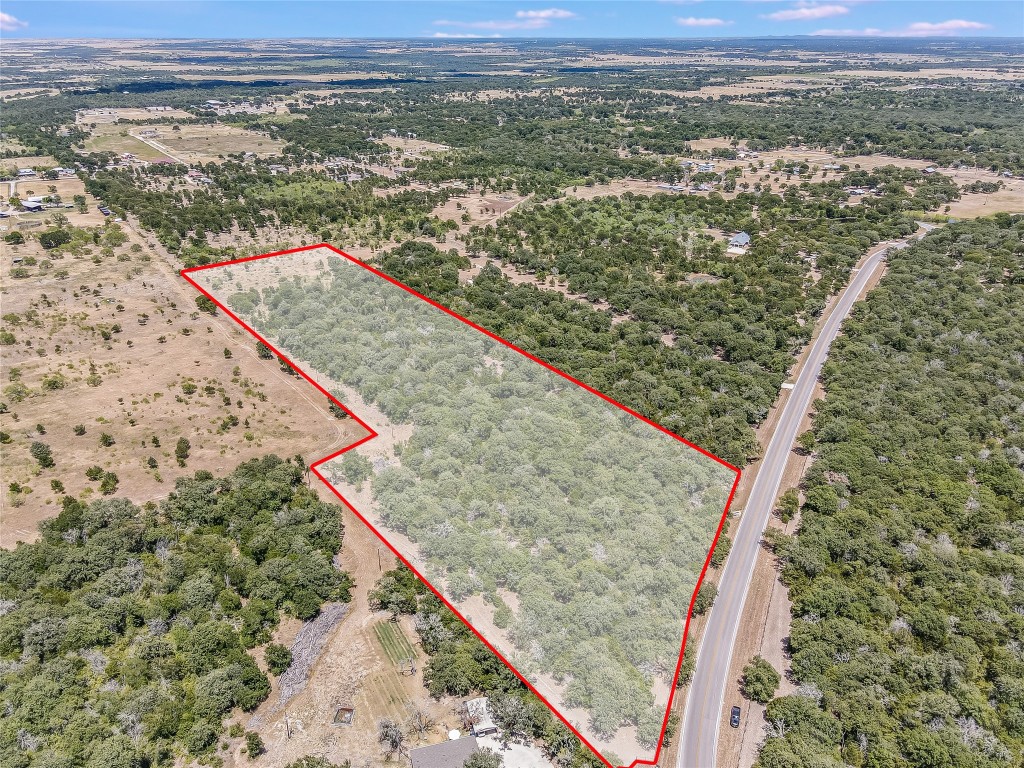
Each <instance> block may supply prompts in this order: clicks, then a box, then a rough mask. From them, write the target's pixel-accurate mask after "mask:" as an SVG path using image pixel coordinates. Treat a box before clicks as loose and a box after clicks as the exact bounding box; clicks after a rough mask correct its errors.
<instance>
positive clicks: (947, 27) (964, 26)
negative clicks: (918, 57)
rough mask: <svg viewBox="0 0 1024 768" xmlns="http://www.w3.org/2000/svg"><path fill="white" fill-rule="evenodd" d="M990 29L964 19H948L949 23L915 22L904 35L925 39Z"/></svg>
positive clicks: (987, 26)
mask: <svg viewBox="0 0 1024 768" xmlns="http://www.w3.org/2000/svg"><path fill="white" fill-rule="evenodd" d="M991 28H992V25H991V24H982V23H981V22H980V21H965V20H964V19H950V20H949V21H940V22H938V23H937V24H932V23H931V22H927V21H916V22H914V23H913V24H911V25H910V26H909V27H907V29H906V32H905V34H908V35H920V36H924V37H927V36H928V35H949V34H954V35H955V34H956V33H957V32H967V31H970V30H979V29H991Z"/></svg>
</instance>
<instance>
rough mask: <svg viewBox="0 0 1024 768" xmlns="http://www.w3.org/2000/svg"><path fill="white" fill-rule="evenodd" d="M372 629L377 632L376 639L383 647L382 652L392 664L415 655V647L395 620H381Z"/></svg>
mask: <svg viewBox="0 0 1024 768" xmlns="http://www.w3.org/2000/svg"><path fill="white" fill-rule="evenodd" d="M373 631H374V632H375V633H376V634H377V640H378V641H379V642H380V645H381V647H382V648H383V649H384V653H386V654H387V655H388V658H389V659H391V663H392V664H398V663H399V662H400V661H403V660H405V659H408V658H410V657H413V658H414V657H415V656H416V649H415V648H414V647H413V645H412V643H410V642H409V638H408V637H406V636H405V632H403V631H402V627H401V626H400V625H399V624H398V623H397V622H392V621H385V622H382V623H380V624H378V625H377V626H375V627H374V628H373Z"/></svg>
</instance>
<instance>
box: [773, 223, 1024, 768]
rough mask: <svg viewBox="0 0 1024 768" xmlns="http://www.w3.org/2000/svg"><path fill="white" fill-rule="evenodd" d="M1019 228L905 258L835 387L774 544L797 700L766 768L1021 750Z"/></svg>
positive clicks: (1013, 755)
mask: <svg viewBox="0 0 1024 768" xmlns="http://www.w3.org/2000/svg"><path fill="white" fill-rule="evenodd" d="M1022 307H1024V220H1022V219H1021V217H1010V216H997V217H995V218H994V219H987V220H979V221H976V222H962V223H959V224H955V225H950V226H947V227H945V228H944V229H942V230H940V231H936V232H933V233H931V234H930V235H928V237H926V238H924V239H923V240H922V241H921V242H920V243H918V244H916V245H914V246H912V247H911V248H908V249H906V250H904V251H900V252H899V253H898V254H895V255H894V256H893V257H892V258H891V259H890V262H889V272H888V274H887V275H886V276H885V277H884V278H883V280H882V281H881V283H880V285H879V286H878V288H877V289H875V290H874V291H872V292H871V294H869V296H868V297H867V299H866V301H865V302H864V303H863V304H861V305H860V306H859V307H858V309H857V310H855V312H854V316H853V318H852V319H851V320H849V321H848V322H847V324H846V326H845V331H844V334H843V336H842V337H840V339H839V340H838V341H837V342H836V344H835V347H834V349H833V352H832V355H831V356H830V359H829V362H828V364H827V365H826V367H825V371H824V382H825V389H826V391H827V397H826V399H825V400H824V401H822V402H820V403H818V407H817V414H816V416H815V420H814V437H815V448H814V450H815V454H816V458H815V461H814V464H813V466H812V468H811V470H810V472H809V474H808V477H807V479H806V481H805V487H804V496H805V498H806V500H805V502H804V504H803V506H802V509H801V515H802V518H801V523H800V528H799V531H798V532H797V534H796V535H795V536H793V537H791V538H787V537H785V536H780V535H775V536H774V537H773V543H774V546H775V547H776V548H777V551H778V552H779V553H780V554H781V555H782V557H783V559H784V561H785V563H786V565H785V570H784V572H783V578H784V580H785V582H786V584H787V585H788V586H789V590H790V596H791V599H792V600H793V603H794V605H793V618H794V621H793V627H792V633H791V637H790V641H789V646H790V651H791V654H792V676H793V679H794V682H796V683H797V684H798V685H799V689H798V692H797V693H796V694H794V695H789V696H784V697H782V698H777V699H775V700H774V701H772V702H770V703H769V704H768V708H767V714H766V719H767V722H768V733H769V738H768V739H767V741H766V742H765V745H764V747H763V748H762V751H761V756H760V760H759V765H760V766H761V767H762V768H782V767H783V766H786V767H787V768H792V767H800V766H804V767H805V768H810V766H819V765H826V764H828V765H832V764H839V763H840V762H841V763H844V764H846V765H852V766H893V767H896V766H913V767H914V768H944V767H948V768H953V766H985V767H986V768H988V767H992V768H995V767H996V766H1009V765H1015V764H1017V762H1018V761H1019V758H1020V755H1021V754H1022V750H1024V689H1022V686H1021V680H1024V654H1022V651H1021V635H1022V632H1024V622H1022V617H1024V591H1022V586H1024V537H1022V534H1024V529H1022V525H1024V514H1022V510H1024V422H1022V420H1021V413H1022V408H1024V386H1022V382H1024V323H1022V322H1021V308H1022Z"/></svg>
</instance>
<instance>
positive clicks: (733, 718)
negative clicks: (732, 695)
mask: <svg viewBox="0 0 1024 768" xmlns="http://www.w3.org/2000/svg"><path fill="white" fill-rule="evenodd" d="M729 725H731V726H732V727H733V728H739V727H740V708H739V707H733V708H732V712H730V713H729Z"/></svg>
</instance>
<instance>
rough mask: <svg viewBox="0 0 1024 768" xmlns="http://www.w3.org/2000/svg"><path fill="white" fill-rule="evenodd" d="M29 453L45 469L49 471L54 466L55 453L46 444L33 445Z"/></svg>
mask: <svg viewBox="0 0 1024 768" xmlns="http://www.w3.org/2000/svg"><path fill="white" fill-rule="evenodd" d="M29 453H31V454H32V458H33V459H35V460H36V461H37V462H38V463H39V466H40V467H42V468H43V469H49V468H50V467H52V466H53V464H54V462H53V452H52V451H51V450H50V446H48V445H47V444H46V443H32V446H31V447H30V448H29Z"/></svg>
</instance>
